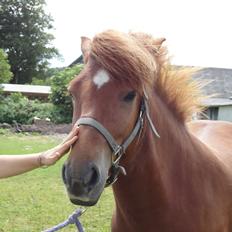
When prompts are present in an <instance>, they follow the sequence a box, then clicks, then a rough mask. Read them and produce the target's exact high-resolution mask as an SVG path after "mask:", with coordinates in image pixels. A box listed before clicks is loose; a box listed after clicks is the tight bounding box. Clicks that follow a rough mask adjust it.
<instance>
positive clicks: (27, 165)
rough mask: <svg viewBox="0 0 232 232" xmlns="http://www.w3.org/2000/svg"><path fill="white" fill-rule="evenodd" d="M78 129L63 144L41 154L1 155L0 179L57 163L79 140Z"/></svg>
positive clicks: (73, 130) (75, 128) (74, 129)
mask: <svg viewBox="0 0 232 232" xmlns="http://www.w3.org/2000/svg"><path fill="white" fill-rule="evenodd" d="M77 135H78V127H76V126H75V127H74V128H73V129H72V131H71V132H70V133H69V135H68V136H67V138H66V139H65V140H64V142H63V143H61V144H59V145H58V146H56V147H54V148H52V149H50V150H48V151H45V152H41V153H36V154H28V155H0V178H6V177H10V176H15V175H19V174H22V173H24V172H28V171H31V170H33V169H35V168H38V167H41V166H50V165H53V164H55V163H56V161H57V160H59V159H60V158H61V157H62V156H63V155H64V154H65V153H67V152H68V150H69V149H70V146H71V145H72V144H73V143H75V142H76V140H77V138H78V136H77Z"/></svg>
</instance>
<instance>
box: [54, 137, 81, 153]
mask: <svg viewBox="0 0 232 232" xmlns="http://www.w3.org/2000/svg"><path fill="white" fill-rule="evenodd" d="M77 139H78V136H77V135H75V136H74V137H73V138H71V139H70V140H68V141H66V142H65V143H63V144H62V145H60V147H59V149H58V150H57V151H56V153H57V152H59V155H58V156H59V157H61V156H63V155H64V154H65V153H66V152H67V151H68V150H69V148H70V146H71V145H72V144H73V143H75V142H76V141H77Z"/></svg>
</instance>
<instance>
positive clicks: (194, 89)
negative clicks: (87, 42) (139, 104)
mask: <svg viewBox="0 0 232 232" xmlns="http://www.w3.org/2000/svg"><path fill="white" fill-rule="evenodd" d="M163 41H164V39H154V38H153V37H152V36H150V35H148V34H144V33H129V34H125V33H120V32H117V31H112V30H109V31H105V32H103V33H100V34H98V35H96V36H95V37H94V39H93V41H92V44H91V51H90V56H92V58H93V59H95V60H96V62H98V63H99V64H101V65H102V66H103V67H104V68H105V69H106V70H108V72H109V73H110V74H111V75H112V76H113V77H114V78H117V79H119V80H122V81H128V82H129V83H130V85H131V86H132V87H134V88H136V89H137V90H138V91H140V93H141V94H142V90H143V87H144V86H147V85H148V86H150V87H154V88H155V90H156V93H157V94H158V95H159V96H160V98H161V99H162V100H163V101H164V102H165V103H166V104H167V105H168V107H169V109H170V110H171V111H172V112H173V113H174V115H175V116H176V117H177V118H178V119H179V120H180V121H182V122H185V121H187V120H188V119H190V118H191V117H192V115H193V113H197V112H200V111H201V110H202V104H201V102H202V98H203V96H202V94H201V87H202V86H201V84H200V83H199V82H197V81H196V80H193V79H192V75H193V74H194V73H195V72H196V69H192V68H184V69H182V68H174V67H173V66H171V65H170V62H169V57H168V54H167V49H166V47H164V46H162V42H163Z"/></svg>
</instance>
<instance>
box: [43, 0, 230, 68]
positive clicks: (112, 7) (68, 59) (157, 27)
mask: <svg viewBox="0 0 232 232" xmlns="http://www.w3.org/2000/svg"><path fill="white" fill-rule="evenodd" d="M46 3H47V6H46V7H47V8H46V10H47V12H49V13H50V14H51V15H52V17H53V19H54V22H53V25H54V27H55V30H53V31H52V33H53V34H54V36H55V40H54V41H53V45H54V46H55V47H56V48H58V50H59V52H60V54H61V55H62V56H63V58H62V60H52V63H51V64H52V66H53V67H58V66H67V65H69V64H70V63H72V62H73V61H74V60H75V59H76V58H78V57H79V56H80V55H81V51H80V37H81V36H87V37H90V38H92V37H93V36H94V35H95V34H96V33H99V32H102V31H104V30H107V29H115V30H119V31H123V32H129V31H133V32H145V33H148V34H152V35H153V36H154V37H165V38H166V46H167V47H168V50H169V54H170V56H171V57H172V63H173V64H176V65H191V66H200V67H218V68H232V11H231V9H232V1H231V0H140V1H138V0H114V1H112V0H82V1H77V0H46Z"/></svg>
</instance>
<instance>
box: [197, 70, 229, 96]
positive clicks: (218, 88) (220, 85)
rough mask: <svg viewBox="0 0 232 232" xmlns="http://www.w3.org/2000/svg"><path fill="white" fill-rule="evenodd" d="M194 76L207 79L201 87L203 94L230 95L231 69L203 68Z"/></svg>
mask: <svg viewBox="0 0 232 232" xmlns="http://www.w3.org/2000/svg"><path fill="white" fill-rule="evenodd" d="M194 78H196V79H200V80H205V81H209V82H210V83H209V84H207V85H206V86H205V87H204V88H203V92H204V94H205V95H215V94H216V95H215V97H218V98H226V99H229V98H230V97H232V69H224V68H203V69H202V70H201V71H199V72H198V73H197V74H195V76H194Z"/></svg>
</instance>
